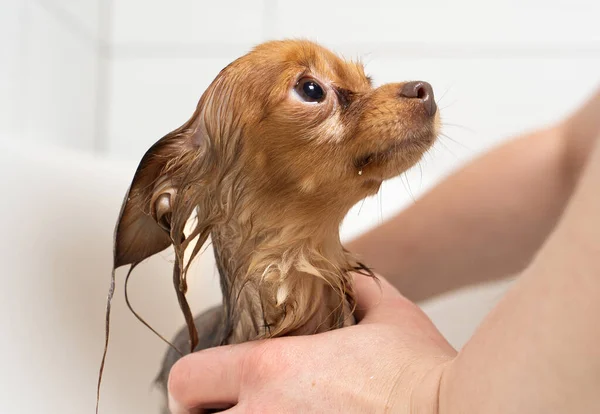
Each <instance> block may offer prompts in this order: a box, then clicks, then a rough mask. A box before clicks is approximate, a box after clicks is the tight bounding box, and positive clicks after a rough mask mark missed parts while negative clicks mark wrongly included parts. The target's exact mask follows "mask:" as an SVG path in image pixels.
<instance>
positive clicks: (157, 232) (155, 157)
mask: <svg viewBox="0 0 600 414" xmlns="http://www.w3.org/2000/svg"><path fill="white" fill-rule="evenodd" d="M197 148H198V138H197V132H196V131H195V128H194V123H193V118H192V120H190V121H189V122H188V123H187V124H185V125H183V126H182V127H181V128H179V129H177V130H175V131H173V132H171V133H170V134H168V135H166V136H165V137H164V138H162V139H161V140H159V141H158V142H157V143H156V144H154V145H153V146H152V147H151V148H150V149H149V150H148V151H147V152H146V154H145V155H144V157H143V158H142V161H141V162H140V164H139V166H138V168H137V170H136V172H135V175H134V177H133V181H132V183H131V186H130V187H129V190H128V192H127V194H126V196H125V200H124V201H123V205H122V207H121V213H120V214H119V219H118V221H117V226H116V228H115V240H114V267H115V268H118V267H120V266H123V265H127V264H133V265H135V264H137V263H139V262H141V261H143V260H144V259H146V258H148V257H150V256H152V255H154V254H156V253H158V252H161V251H162V250H164V249H166V248H167V247H169V246H170V245H171V243H172V239H171V235H170V229H171V217H172V216H171V214H172V207H173V204H174V199H175V197H176V196H177V192H178V188H177V186H178V183H177V182H176V181H175V180H174V179H173V178H172V177H171V176H170V174H169V171H173V170H174V169H177V167H178V166H177V165H175V164H177V163H178V162H184V160H185V159H186V158H188V157H186V156H185V155H186V153H189V152H190V151H194V150H197Z"/></svg>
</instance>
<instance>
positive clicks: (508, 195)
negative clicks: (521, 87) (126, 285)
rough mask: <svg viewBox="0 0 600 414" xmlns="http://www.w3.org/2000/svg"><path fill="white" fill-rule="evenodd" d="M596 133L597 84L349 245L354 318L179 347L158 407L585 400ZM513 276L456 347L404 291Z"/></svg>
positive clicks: (596, 221)
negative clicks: (188, 350) (184, 351)
mask: <svg viewBox="0 0 600 414" xmlns="http://www.w3.org/2000/svg"><path fill="white" fill-rule="evenodd" d="M599 142H600V90H598V91H597V92H596V93H595V94H594V95H593V96H592V97H591V98H590V99H589V100H588V101H587V102H586V103H585V104H584V105H583V106H582V107H581V108H580V109H579V110H578V111H576V112H575V113H574V114H573V115H572V116H570V117H569V118H567V119H566V120H564V121H562V122H560V123H559V124H557V125H555V126H551V127H548V128H544V129H542V130H539V131H535V132H533V133H531V134H528V135H525V136H522V137H518V138H516V139H514V140H511V141H509V142H508V143H506V144H504V145H503V146H501V147H499V148H497V149H496V150H494V151H492V152H490V153H488V154H487V155H484V156H483V157H481V158H480V159H477V160H475V161H473V162H472V163H470V164H469V165H467V166H466V167H464V168H463V169H462V170H460V171H458V172H457V173H455V174H454V175H453V176H451V177H449V178H448V179H447V180H445V181H444V182H442V183H441V184H440V185H438V186H437V187H436V188H434V189H433V190H432V191H430V192H429V193H428V194H426V195H425V196H423V197H422V198H421V199H420V200H417V201H416V202H415V203H414V204H413V205H412V206H411V207H410V208H408V209H406V210H405V211H403V212H402V213H400V214H399V215H398V216H396V217H394V218H393V219H391V220H390V221H388V222H387V223H384V224H383V225H382V226H380V227H378V228H376V229H374V230H372V231H370V232H368V233H366V234H365V235H363V236H361V237H360V238H358V239H357V240H354V241H353V242H351V243H349V244H348V246H347V247H348V249H349V250H351V251H353V252H356V253H358V254H359V255H360V256H362V258H363V259H364V261H365V262H366V263H369V264H370V265H371V266H372V267H373V268H374V269H375V270H376V271H377V272H378V273H379V274H381V275H385V277H386V278H387V280H386V279H384V278H380V279H381V283H380V286H379V285H377V284H376V283H373V281H372V280H369V279H367V278H365V277H363V276H360V275H357V276H356V278H355V281H356V289H357V296H358V311H357V315H356V316H357V319H358V321H359V322H358V324H357V325H355V326H351V327H348V328H343V329H339V330H336V331H332V332H328V333H324V334H318V335H313V336H306V337H287V338H277V339H271V340H265V341H256V342H251V343H244V344H240V345H233V346H226V347H220V348H213V349H208V350H205V351H201V352H198V353H195V354H191V355H188V356H187V357H185V358H182V359H181V360H180V361H179V362H178V363H177V364H176V365H175V366H174V367H173V369H172V371H171V375H170V379H169V392H170V409H171V411H172V412H173V413H174V414H188V413H199V412H201V408H206V407H223V408H225V407H231V408H229V409H228V410H227V411H226V412H230V413H286V412H303V413H306V412H315V413H317V412H318V413H321V412H344V413H366V412H368V413H378V412H381V413H383V412H393V413H418V414H421V413H422V414H446V413H448V414H450V413H461V414H462V413H464V414H470V413H492V414H493V413H503V414H505V413H573V414H577V413H591V412H600V394H598V390H599V389H600V346H599V345H598V344H600V327H599V325H598V323H597V321H596V319H597V315H600V143H599ZM492 183H493V184H492ZM515 274H519V276H518V278H517V280H516V281H515V283H514V284H513V285H512V287H511V288H510V290H509V291H508V293H507V294H506V295H505V296H504V298H503V299H502V300H501V301H500V302H499V304H498V305H497V306H496V307H495V308H494V309H493V310H492V312H490V314H489V315H488V316H487V317H486V318H485V320H484V322H483V323H482V325H481V326H480V327H479V328H478V329H477V331H476V332H475V334H474V335H473V337H472V338H471V339H470V340H469V342H468V343H467V344H466V346H465V347H464V348H463V349H462V350H461V351H460V352H457V351H456V350H454V349H453V348H452V347H451V346H450V345H449V344H448V342H447V341H446V340H445V339H444V338H443V336H442V335H441V334H440V333H439V331H438V330H437V329H436V328H435V326H434V325H433V324H432V323H431V321H430V320H429V319H428V318H427V316H426V315H425V314H424V313H423V312H422V311H421V310H420V308H419V307H418V306H417V305H415V304H414V302H413V301H418V300H422V299H425V298H428V297H431V296H433V295H436V294H439V293H442V292H445V291H449V290H451V289H454V288H456V287H459V286H465V285H468V284H471V283H475V282H480V281H485V280H493V279H498V278H501V277H504V276H506V275H515ZM399 292H402V294H400V293H399Z"/></svg>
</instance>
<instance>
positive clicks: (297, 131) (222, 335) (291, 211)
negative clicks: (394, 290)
mask: <svg viewBox="0 0 600 414" xmlns="http://www.w3.org/2000/svg"><path fill="white" fill-rule="evenodd" d="M438 128H439V117H438V116H437V107H436V103H435V101H434V96H433V91H432V89H431V86H430V85H429V84H428V83H426V82H407V83H394V84H386V85H383V86H380V87H378V88H374V87H373V85H372V82H371V80H370V78H369V77H367V76H366V75H365V73H364V70H363V67H362V65H360V64H358V63H355V62H346V61H344V60H342V59H340V58H339V57H338V56H336V55H335V54H333V53H332V52H330V51H329V50H327V49H324V48H323V47H320V46H319V45H317V44H314V43H311V42H308V41H274V42H268V43H264V44H262V45H260V46H258V47H256V48H255V49H254V50H253V51H252V52H250V53H248V54H247V55H245V56H243V57H241V58H239V59H237V60H236V61H234V62H233V63H231V64H230V65H229V66H227V67H226V68H225V69H223V70H222V71H221V73H220V74H219V75H218V76H217V78H216V79H215V80H214V81H213V83H212V84H211V85H210V87H209V88H208V90H207V91H206V92H205V93H204V95H203V96H202V98H201V99H200V102H199V104H198V106H197V108H196V111H195V113H194V114H193V116H192V118H191V119H190V120H189V121H188V122H187V123H185V125H183V126H182V127H180V128H179V129H177V130H175V131H173V132H172V133H170V134H168V135H167V136H165V137H164V138H163V139H161V140H160V141H158V142H157V143H156V144H155V145H154V146H153V147H152V148H150V150H149V151H148V152H147V153H146V155H145V156H144V157H143V159H142V161H141V163H140V166H139V167H138V170H137V172H136V174H135V177H134V179H133V183H132V185H131V188H130V190H129V193H128V195H127V197H126V200H125V202H124V205H123V209H122V212H121V216H120V219H119V222H118V225H117V230H116V241H115V243H116V244H115V268H116V267H119V266H122V265H126V264H130V265H132V267H133V266H135V265H136V264H138V263H139V262H141V261H142V260H144V259H146V258H148V257H149V256H151V255H153V254H155V253H158V252H160V251H161V250H163V249H165V248H167V247H169V246H170V245H173V246H174V249H175V253H176V260H175V265H174V283H175V287H176V290H177V293H178V298H179V301H180V305H181V306H182V309H183V311H184V313H185V315H186V320H187V322H188V328H187V330H185V331H182V332H181V333H180V334H179V335H178V337H177V338H176V341H175V342H176V345H179V347H181V345H186V344H187V345H188V346H189V348H188V349H192V350H199V349H204V348H208V347H213V346H218V345H222V344H232V343H239V342H244V341H250V340H255V339H260V338H269V337H275V336H282V335H303V334H313V333H317V332H323V331H327V330H330V329H334V328H339V327H342V326H345V325H350V324H353V323H354V318H353V308H354V299H353V285H352V275H351V273H352V272H353V271H359V272H362V273H365V274H371V275H372V273H371V272H370V271H369V270H368V268H367V267H366V266H364V265H363V264H361V263H360V262H359V261H358V260H356V259H355V258H354V257H353V256H352V254H351V253H349V252H348V251H346V250H345V249H344V248H343V246H342V244H341V242H340V238H339V226H340V223H341V221H342V219H343V218H344V216H345V215H346V213H347V212H348V210H349V209H350V208H351V207H352V206H353V205H354V204H356V203H357V202H358V201H360V200H361V199H363V198H365V197H367V196H369V195H373V194H375V193H377V191H378V190H379V187H380V185H381V183H382V182H383V181H384V180H386V179H389V178H391V177H394V176H397V175H399V174H400V173H402V172H404V171H405V170H406V169H408V168H409V167H411V166H412V165H414V164H415V163H416V162H417V161H418V160H419V159H420V158H421V157H422V155H423V154H424V153H425V151H427V150H428V149H429V148H430V147H431V145H432V144H433V142H434V141H435V139H436V136H437V133H438ZM192 216H194V218H195V222H194V225H193V229H192V230H191V232H188V233H189V234H185V232H184V229H185V226H186V223H187V222H188V220H189V219H190V217H192ZM209 236H211V239H212V243H213V247H214V253H215V256H216V261H217V265H218V270H219V273H220V278H221V287H222V292H223V305H222V306H220V307H218V308H215V309H211V310H209V311H207V312H205V313H204V314H202V315H200V316H199V317H197V318H196V319H195V321H193V319H192V316H191V314H190V311H189V307H188V305H187V302H186V300H185V292H186V282H185V275H186V272H187V269H188V266H189V263H190V262H191V261H192V260H193V258H194V257H195V256H196V254H197V253H198V252H199V250H200V248H201V247H202V245H203V244H204V243H205V242H206V240H207V238H208V237H209ZM188 247H190V250H192V252H191V255H190V259H189V260H187V261H185V260H184V251H186V248H188ZM113 283H114V280H113ZM113 286H114V285H113ZM194 322H195V323H194ZM198 333H199V335H198ZM179 357H180V355H179V354H178V353H177V352H174V351H170V352H169V353H168V354H167V356H166V358H165V361H164V364H163V369H162V371H161V373H160V375H159V378H158V381H159V383H161V384H163V385H165V388H166V382H167V377H168V373H169V370H170V367H171V366H172V365H173V363H174V362H175V361H176V360H177V359H178V358H179Z"/></svg>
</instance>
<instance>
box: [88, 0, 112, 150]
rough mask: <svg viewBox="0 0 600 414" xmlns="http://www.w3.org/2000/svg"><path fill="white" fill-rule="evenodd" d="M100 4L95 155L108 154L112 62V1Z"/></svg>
mask: <svg viewBox="0 0 600 414" xmlns="http://www.w3.org/2000/svg"><path fill="white" fill-rule="evenodd" d="M98 1H99V2H100V4H101V7H100V12H99V15H98V39H97V49H98V53H97V64H96V96H95V103H94V115H95V117H94V148H93V151H94V153H95V154H96V155H106V154H107V152H108V149H109V148H108V147H109V145H108V124H109V105H110V103H109V99H110V64H111V60H112V46H111V37H112V30H111V29H112V10H113V3H112V0H98Z"/></svg>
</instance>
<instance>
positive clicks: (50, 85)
mask: <svg viewBox="0 0 600 414" xmlns="http://www.w3.org/2000/svg"><path fill="white" fill-rule="evenodd" d="M26 18H27V25H28V28H29V29H30V30H28V33H27V39H26V46H25V50H26V51H25V53H24V56H23V57H24V60H25V65H24V69H25V72H24V77H23V80H24V85H23V86H22V89H21V91H22V94H23V95H22V99H23V101H22V103H21V104H22V109H23V112H22V114H21V117H22V122H23V126H24V131H23V133H24V135H23V138H25V139H27V140H30V141H49V142H54V143H57V144H59V145H63V146H68V147H71V148H79V149H85V150H92V149H93V148H94V140H95V133H94V130H95V119H96V118H95V109H96V108H95V102H96V79H97V65H98V63H97V51H96V49H95V48H94V45H93V44H91V43H90V42H89V41H88V39H85V38H82V37H80V36H77V35H76V34H74V33H72V32H71V31H70V30H68V28H67V27H66V26H65V25H63V24H61V21H60V20H59V19H55V18H54V17H53V15H52V12H51V11H49V10H48V9H46V8H45V7H43V6H41V5H40V4H39V3H36V2H30V3H29V5H28V7H27V17H26Z"/></svg>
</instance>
